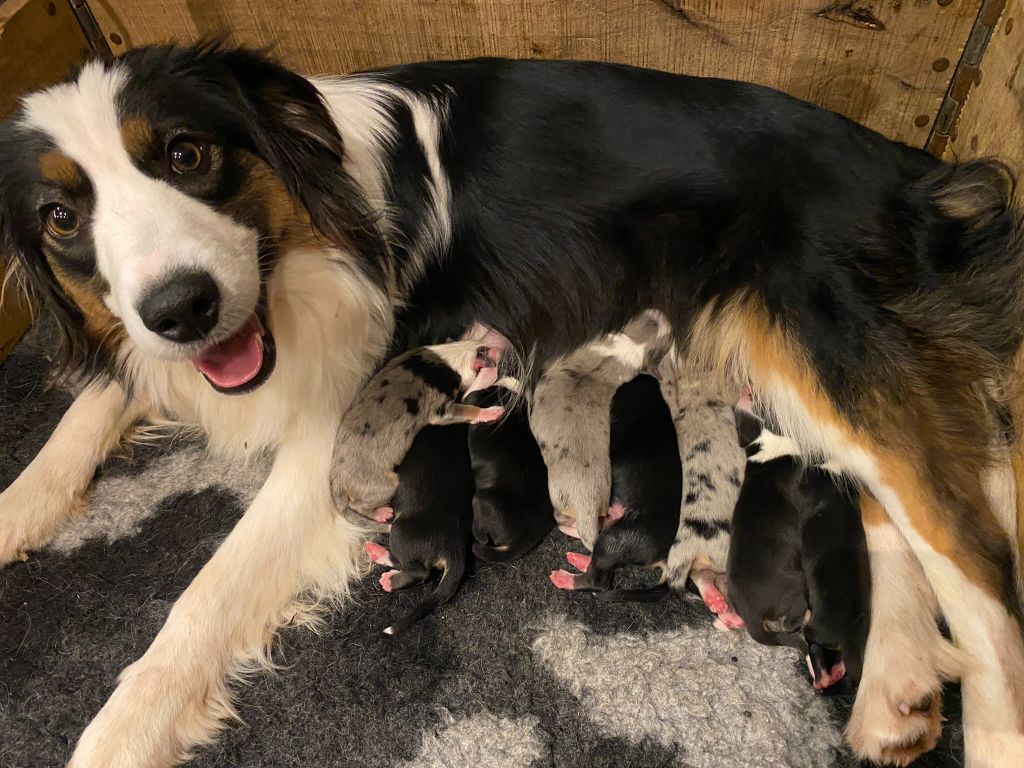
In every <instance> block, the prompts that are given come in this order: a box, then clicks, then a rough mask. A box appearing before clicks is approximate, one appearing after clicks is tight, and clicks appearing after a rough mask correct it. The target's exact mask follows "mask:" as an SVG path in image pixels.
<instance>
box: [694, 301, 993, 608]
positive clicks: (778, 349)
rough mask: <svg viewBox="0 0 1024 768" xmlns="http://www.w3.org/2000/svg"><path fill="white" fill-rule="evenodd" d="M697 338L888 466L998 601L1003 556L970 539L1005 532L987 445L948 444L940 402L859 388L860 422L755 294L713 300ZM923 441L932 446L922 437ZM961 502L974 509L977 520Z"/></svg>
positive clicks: (926, 523) (932, 542) (919, 519)
mask: <svg viewBox="0 0 1024 768" xmlns="http://www.w3.org/2000/svg"><path fill="white" fill-rule="evenodd" d="M692 347H693V352H694V353H696V355H697V356H698V358H699V359H702V360H706V361H707V362H709V363H710V364H711V365H712V366H714V367H715V368H717V369H718V370H722V371H726V372H728V373H729V374H730V375H732V376H734V377H737V378H738V379H739V380H745V379H746V378H747V376H749V377H750V378H751V379H753V380H754V381H759V382H766V383H767V382H772V381H774V382H776V383H777V384H782V385H783V386H785V387H786V388H788V389H789V390H790V391H791V392H792V393H793V394H794V395H795V399H796V400H798V401H799V402H800V403H802V405H803V407H804V408H805V409H806V411H807V412H808V414H809V415H810V417H811V419H812V421H813V422H814V424H815V425H816V427H817V428H818V429H819V430H822V431H826V432H828V433H829V434H830V435H831V436H832V437H833V439H835V438H838V440H839V442H841V443H842V444H843V445H845V446H847V447H848V448H850V449H853V450H857V451H860V452H862V453H863V454H864V455H866V456H868V457H870V458H871V460H872V461H873V462H874V464H875V465H876V466H877V467H878V468H879V470H880V471H881V475H882V477H881V479H882V482H883V483H884V484H885V485H887V486H888V487H890V488H892V489H894V491H896V492H897V493H898V494H899V495H900V496H901V498H904V499H905V502H906V512H907V515H908V516H909V518H910V522H911V524H912V525H913V526H914V529H915V530H916V531H917V532H918V533H919V534H920V535H921V537H922V538H923V539H924V540H925V541H926V542H928V544H929V546H931V547H932V548H933V549H934V550H935V551H936V552H938V553H940V554H942V555H943V556H945V557H947V558H948V559H949V560H950V561H952V562H953V563H954V564H955V565H956V566H957V568H959V569H960V570H961V571H962V572H963V573H964V574H965V576H967V578H968V579H969V580H970V581H971V582H972V583H975V584H977V585H978V586H980V587H982V588H983V589H984V590H985V591H986V592H988V593H989V594H991V595H992V596H993V597H996V598H997V599H999V600H1002V599H1003V598H1004V596H1005V585H1006V576H1007V574H1005V573H1004V572H1003V571H1002V568H1001V566H1002V564H1001V563H1000V562H998V561H995V560H992V559H989V558H988V557H986V556H985V553H983V552H979V551H975V550H973V549H972V548H971V546H970V544H971V543H972V542H976V541H986V542H992V543H998V542H1005V541H1006V535H1005V533H1004V531H1003V529H1002V527H1001V526H1000V525H999V522H998V520H997V519H996V517H995V516H994V515H993V514H992V511H991V509H990V508H989V505H988V502H987V499H986V497H985V494H984V488H983V486H982V482H981V476H982V471H983V470H984V469H985V464H986V461H987V460H988V459H989V457H988V454H987V451H986V446H985V445H982V446H974V445H962V446H961V445H943V444H941V443H940V442H939V438H938V436H937V434H936V432H937V429H936V428H935V427H934V426H933V425H932V424H931V423H930V421H929V417H932V416H933V413H932V412H931V411H929V408H930V407H931V408H933V409H934V407H935V404H933V403H924V404H923V405H921V406H920V407H915V406H913V405H910V404H907V403H901V404H896V403H892V402H889V401H888V399H887V398H886V397H885V393H883V392H880V391H878V390H876V391H873V392H866V391H865V392H859V393H856V394H857V395H858V396H859V397H858V400H859V403H858V406H859V409H858V410H859V413H858V414H857V417H858V422H859V423H858V424H854V423H852V422H851V420H850V417H848V416H846V415H845V414H841V413H840V412H839V411H838V409H837V408H836V407H835V406H834V405H833V404H832V402H831V401H830V400H829V398H828V396H827V395H826V394H825V392H824V388H823V387H822V386H821V384H820V382H819V381H818V378H817V376H816V375H815V374H814V372H813V368H812V366H811V364H810V362H809V359H808V356H807V354H806V353H805V352H804V351H803V350H802V349H801V348H800V346H799V344H798V343H796V342H794V341H793V340H791V339H790V338H788V337H787V334H785V333H784V332H783V331H782V329H780V328H779V327H778V326H777V325H776V324H775V323H773V322H772V321H771V319H770V318H769V316H768V313H767V311H766V310H765V309H764V308H763V307H762V306H760V304H759V302H757V301H756V300H754V299H752V298H751V297H748V296H742V297H739V298H737V299H734V300H733V301H731V302H729V303H728V304H727V305H725V306H723V307H722V309H721V310H719V311H715V310H714V309H713V308H706V309H705V310H704V312H702V313H701V315H700V317H699V318H698V321H697V323H696V324H695V326H694V337H693V342H692ZM956 367H957V366H956V364H955V363H951V364H950V377H949V379H950V381H951V382H953V383H954V385H955V383H956V382H957V381H958V380H960V379H961V378H962V376H961V375H960V374H961V373H962V374H963V375H967V372H961V371H958V370H955V369H956ZM919 395H920V397H921V398H922V399H925V398H927V397H928V392H927V390H926V389H925V388H923V387H922V390H921V392H920V393H919ZM919 440H920V441H929V442H930V445H924V446H922V445H920V444H919V443H918V441H919ZM929 449H934V450H941V451H943V452H944V453H945V456H944V457H943V458H944V459H945V461H944V467H943V469H946V466H945V465H949V466H948V473H947V474H946V476H945V478H944V479H945V481H946V483H947V487H948V488H949V489H950V490H951V492H952V493H954V494H955V495H956V498H955V502H956V503H957V506H958V507H959V510H958V509H957V507H956V506H954V505H953V504H951V503H950V502H949V500H948V499H946V498H936V489H935V488H934V487H933V483H931V482H929V478H926V477H924V476H923V475H922V473H923V472H924V471H925V470H924V467H926V466H927V462H926V456H925V451H926V450H929ZM819 450H820V449H819ZM932 458H933V459H934V455H933V456H932ZM960 510H963V511H970V513H971V517H970V519H965V517H964V515H963V514H962V513H961V511H960Z"/></svg>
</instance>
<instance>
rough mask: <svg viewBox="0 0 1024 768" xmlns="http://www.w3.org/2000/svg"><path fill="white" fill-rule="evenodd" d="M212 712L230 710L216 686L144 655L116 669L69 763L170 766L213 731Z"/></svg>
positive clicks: (101, 767)
mask: <svg viewBox="0 0 1024 768" xmlns="http://www.w3.org/2000/svg"><path fill="white" fill-rule="evenodd" d="M151 652H152V649H151ZM204 689H205V690H204ZM211 712H220V713H222V714H224V715H225V716H230V715H229V713H230V708H229V706H228V705H227V700H226V698H224V696H223V689H222V688H221V687H220V686H217V685H214V686H212V687H209V688H208V687H207V686H204V685H203V684H202V681H200V680H198V679H193V680H188V679H187V675H186V673H185V670H184V669H181V668H179V667H177V666H174V665H172V666H168V667H157V666H153V665H150V664H148V663H147V659H146V657H143V658H142V659H140V660H139V661H137V662H136V663H135V664H133V665H132V666H130V667H128V668H127V669H126V670H125V671H124V672H123V673H122V674H121V681H120V683H118V686H117V688H116V689H115V690H114V693H113V694H111V696H110V698H109V699H108V700H107V703H106V704H104V705H103V708H102V709H101V710H100V711H99V713H98V714H97V715H96V717H95V718H93V720H92V722H91V723H89V725H88V726H87V727H86V729H85V731H84V732H83V733H82V736H81V738H79V740H78V744H77V746H76V747H75V752H74V754H73V755H72V757H71V761H70V762H69V763H68V768H171V766H175V765H178V764H179V763H181V762H183V761H185V760H187V759H188V756H189V748H190V747H192V746H193V745H196V744H201V743H203V742H206V741H209V739H210V738H211V737H212V736H213V734H214V733H216V731H217V730H218V722H217V718H216V717H215V716H212V715H211Z"/></svg>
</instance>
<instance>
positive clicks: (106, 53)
mask: <svg viewBox="0 0 1024 768" xmlns="http://www.w3.org/2000/svg"><path fill="white" fill-rule="evenodd" d="M68 5H70V6H71V12H72V13H73V14H75V19H77V21H78V26H79V27H81V28H82V34H83V35H85V41H86V42H87V43H88V44H89V47H90V48H91V49H92V52H93V53H94V54H96V55H97V56H98V57H99V58H101V59H103V61H113V59H114V54H113V53H112V52H111V50H110V46H109V45H107V36H106V35H104V34H103V30H102V29H100V25H99V24H97V23H96V17H95V16H94V15H93V13H92V9H91V8H90V7H89V3H88V2H87V0H68Z"/></svg>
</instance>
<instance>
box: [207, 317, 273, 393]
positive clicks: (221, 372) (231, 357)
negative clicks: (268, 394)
mask: <svg viewBox="0 0 1024 768" xmlns="http://www.w3.org/2000/svg"><path fill="white" fill-rule="evenodd" d="M276 359H277V354H276V348H275V346H274V337H273V336H272V335H271V333H270V331H269V330H268V329H267V326H266V323H265V322H264V321H263V320H262V319H261V317H260V312H259V311H257V312H253V314H252V317H250V318H249V320H248V321H247V322H246V324H245V325H243V326H242V328H241V329H240V330H239V331H238V333H236V334H235V335H234V336H232V337H231V338H229V339H225V340H224V341H222V342H220V343H219V344H217V345H216V346H213V347H210V348H209V349H207V350H205V351H203V352H201V353H199V354H198V355H196V356H195V357H193V358H192V365H194V366H195V367H196V370H197V371H199V372H200V373H201V374H203V376H204V377H205V378H206V380H207V381H208V382H209V383H210V386H212V387H213V388H214V389H216V390H217V391H218V392H224V393H226V394H232V395H240V394H243V393H245V392H250V391H252V390H253V389H255V388H256V387H258V386H259V385H260V384H262V383H263V382H264V381H266V380H267V377H269V376H270V374H271V372H272V371H273V370H274V363H275V362H276Z"/></svg>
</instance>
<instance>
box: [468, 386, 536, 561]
mask: <svg viewBox="0 0 1024 768" xmlns="http://www.w3.org/2000/svg"><path fill="white" fill-rule="evenodd" d="M509 399H510V393H509V391H508V390H507V389H504V388H502V387H490V388H488V389H485V390H480V391H477V392H471V393H470V394H469V395H467V396H466V397H465V398H464V399H463V402H464V403H466V404H468V405H476V406H479V407H480V408H488V407H490V406H495V405H505V406H506V407H507V406H508V404H509ZM469 455H470V459H471V461H472V466H473V481H474V485H475V487H476V493H475V495H474V496H473V537H474V538H475V539H476V542H475V543H474V544H473V553H474V554H475V555H476V556H477V557H479V558H480V559H481V560H485V561H487V562H491V563H497V562H507V561H509V560H515V559H516V558H519V557H522V556H523V555H525V554H526V553H527V552H529V551H530V550H531V549H533V548H534V547H536V546H537V545H538V544H540V542H541V541H542V540H543V538H544V536H546V535H547V533H548V531H550V530H551V529H552V528H553V527H554V524H555V513H554V509H553V508H552V506H551V497H550V496H549V495H548V471H547V467H545V466H544V457H543V456H541V453H540V448H539V447H538V446H537V441H536V440H535V439H534V437H533V433H532V432H531V431H530V422H529V419H528V418H527V415H526V409H525V408H524V407H507V409H506V411H505V415H504V416H503V417H502V418H501V419H499V420H498V421H494V422H488V423H484V424H473V425H471V426H470V427H469Z"/></svg>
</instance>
